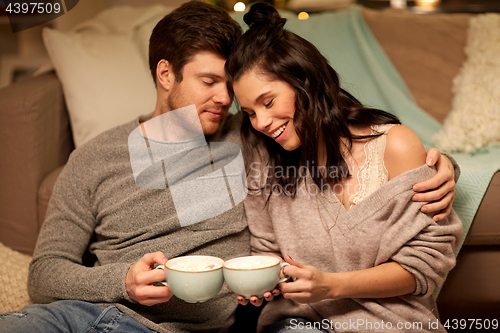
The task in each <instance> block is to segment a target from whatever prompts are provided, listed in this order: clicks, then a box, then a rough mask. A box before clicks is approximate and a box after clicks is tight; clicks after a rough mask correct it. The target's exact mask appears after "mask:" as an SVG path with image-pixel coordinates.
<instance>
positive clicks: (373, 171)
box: [349, 124, 394, 207]
mask: <svg viewBox="0 0 500 333" xmlns="http://www.w3.org/2000/svg"><path fill="white" fill-rule="evenodd" d="M392 126H394V124H386V125H374V126H372V127H371V129H372V134H377V133H384V135H381V136H379V137H377V138H375V139H372V140H368V141H367V142H366V143H365V146H364V151H365V156H366V158H365V163H364V164H363V165H362V166H361V167H360V168H359V170H358V184H359V185H358V188H359V190H358V191H357V192H356V193H354V194H353V195H351V196H350V197H349V203H350V206H351V207H352V206H354V205H357V204H358V203H359V202H360V201H361V200H363V199H365V198H366V197H368V196H369V195H370V194H372V193H373V192H375V191H376V190H377V189H378V188H379V187H381V186H382V185H384V184H385V183H387V182H388V181H389V172H387V169H386V168H385V164H384V152H385V143H386V136H385V134H386V133H387V131H389V129H390V128H391V127H392Z"/></svg>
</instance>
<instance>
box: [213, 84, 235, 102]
mask: <svg viewBox="0 0 500 333" xmlns="http://www.w3.org/2000/svg"><path fill="white" fill-rule="evenodd" d="M213 101H214V103H217V104H222V105H229V104H230V103H231V98H230V97H229V92H228V90H227V87H226V85H224V86H223V87H221V88H220V90H219V91H218V92H217V94H215V95H214V97H213Z"/></svg>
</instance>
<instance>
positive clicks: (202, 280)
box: [156, 256, 224, 303]
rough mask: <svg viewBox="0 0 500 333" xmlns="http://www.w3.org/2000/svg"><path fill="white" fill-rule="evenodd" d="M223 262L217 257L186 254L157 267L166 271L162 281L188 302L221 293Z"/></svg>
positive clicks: (203, 300) (202, 300) (199, 300)
mask: <svg viewBox="0 0 500 333" xmlns="http://www.w3.org/2000/svg"><path fill="white" fill-rule="evenodd" d="M223 264H224V260H222V259H221V258H217V257H211V256H184V257H177V258H174V259H170V260H169V261H167V262H166V263H165V265H159V266H157V267H156V268H159V269H163V270H164V271H165V275H166V281H164V282H162V283H163V284H164V285H165V286H168V287H169V288H170V290H172V292H173V293H174V295H175V296H177V297H178V298H180V299H182V300H184V301H186V302H188V303H198V302H205V301H208V300H209V299H211V298H212V297H214V296H215V295H217V294H218V293H219V291H220V289H221V288H222V284H223V283H224V277H223V273H222V265H223ZM212 266H213V267H212Z"/></svg>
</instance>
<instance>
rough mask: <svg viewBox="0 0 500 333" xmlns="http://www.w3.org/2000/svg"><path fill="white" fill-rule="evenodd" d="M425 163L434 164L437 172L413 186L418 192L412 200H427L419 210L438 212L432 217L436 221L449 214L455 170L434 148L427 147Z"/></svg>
mask: <svg viewBox="0 0 500 333" xmlns="http://www.w3.org/2000/svg"><path fill="white" fill-rule="evenodd" d="M426 163H427V165H428V166H433V165H435V166H436V170H437V173H436V175H435V176H434V177H432V178H430V179H428V180H426V181H423V182H420V183H417V184H415V185H414V186H413V190H414V191H415V192H419V193H417V194H415V195H414V196H413V198H412V200H413V201H427V202H429V203H428V204H426V205H424V206H422V208H421V211H422V212H424V213H433V212H439V214H436V215H435V216H434V217H433V219H434V221H436V222H437V221H440V220H442V219H444V218H445V217H447V216H448V215H450V212H451V206H452V204H453V200H455V179H454V178H455V170H454V169H453V164H452V163H451V161H450V160H449V159H448V158H447V157H446V156H444V155H442V154H441V153H440V152H439V150H437V149H436V148H431V149H429V151H428V152H427V158H426Z"/></svg>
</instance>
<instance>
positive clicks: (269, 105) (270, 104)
mask: <svg viewBox="0 0 500 333" xmlns="http://www.w3.org/2000/svg"><path fill="white" fill-rule="evenodd" d="M273 102H274V98H273V99H272V100H270V101H269V102H268V103H266V104H264V106H265V107H266V108H269V107H271V106H272V104H273Z"/></svg>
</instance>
